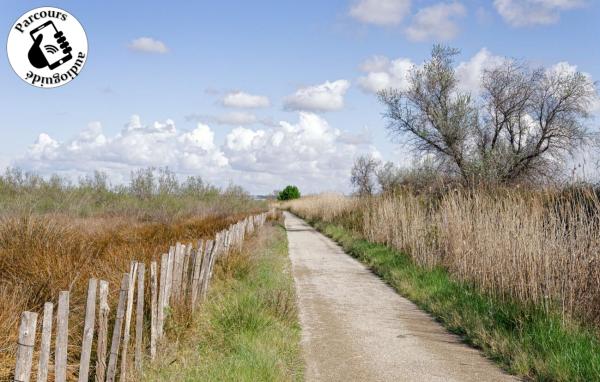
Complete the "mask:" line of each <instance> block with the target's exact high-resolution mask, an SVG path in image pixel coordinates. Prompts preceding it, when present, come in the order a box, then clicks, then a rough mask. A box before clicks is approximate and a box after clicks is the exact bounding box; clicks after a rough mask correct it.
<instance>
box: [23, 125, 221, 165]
mask: <svg viewBox="0 0 600 382" xmlns="http://www.w3.org/2000/svg"><path fill="white" fill-rule="evenodd" d="M227 164H228V162H227V158H225V156H224V155H223V153H222V152H221V151H220V149H219V148H218V147H217V145H216V144H215V143H214V134H213V132H212V131H211V129H210V128H209V127H208V126H206V125H202V124H198V126H197V127H196V128H195V129H193V130H191V131H187V132H181V131H178V130H177V129H176V127H175V123H174V122H173V121H172V120H166V121H164V122H158V121H157V122H154V123H152V124H149V125H144V124H142V122H141V120H140V117H139V116H137V115H133V116H132V117H131V119H130V121H129V122H128V123H127V124H125V126H124V127H123V129H122V130H121V131H120V132H119V133H118V134H116V135H115V136H113V137H107V136H106V135H105V134H104V132H103V128H102V125H101V124H100V123H99V122H92V123H90V124H89V125H88V126H87V128H85V129H83V130H82V131H81V132H80V133H79V134H78V135H77V136H76V137H74V138H72V139H70V140H68V141H65V142H59V141H57V140H55V139H54V138H52V137H50V135H48V134H46V133H42V134H40V135H39V137H38V138H37V140H36V141H35V142H34V144H32V145H31V146H30V147H29V149H28V150H27V151H26V153H25V154H24V155H23V156H22V157H20V158H18V159H17V160H16V161H15V165H17V166H20V167H24V168H28V169H36V170H45V169H46V170H48V171H62V170H66V169H69V170H70V171H72V172H79V173H89V172H91V171H93V170H95V169H104V170H106V171H109V172H113V171H115V170H118V169H132V168H135V167H145V166H157V167H158V166H169V167H172V168H175V169H179V170H181V171H196V170H204V169H205V168H211V169H218V168H221V167H224V166H227Z"/></svg>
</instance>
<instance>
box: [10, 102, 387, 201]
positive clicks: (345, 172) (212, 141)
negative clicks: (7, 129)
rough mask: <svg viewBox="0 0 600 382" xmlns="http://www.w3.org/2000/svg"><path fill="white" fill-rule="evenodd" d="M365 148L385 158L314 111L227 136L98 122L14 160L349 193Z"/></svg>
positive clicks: (122, 176) (364, 136) (124, 175)
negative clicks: (114, 128)
mask: <svg viewBox="0 0 600 382" xmlns="http://www.w3.org/2000/svg"><path fill="white" fill-rule="evenodd" d="M364 152H369V153H372V154H374V155H380V154H379V153H378V152H377V150H376V149H375V148H374V147H373V146H371V143H370V136H369V135H368V132H366V131H363V132H362V133H358V134H356V133H352V132H348V131H343V130H339V129H336V128H333V127H332V126H330V125H329V123H328V122H327V121H326V120H325V119H323V118H322V117H320V116H318V115H316V114H313V113H308V112H300V113H299V114H298V120H297V121H295V122H288V121H281V122H279V123H278V124H277V125H276V126H274V127H270V128H263V129H249V128H245V127H237V128H234V129H233V130H231V131H229V132H228V133H227V134H226V136H225V137H223V138H222V140H221V141H217V138H216V136H215V132H214V130H213V129H211V128H210V127H209V126H208V125H206V124H203V123H198V124H197V126H196V127H195V128H194V129H192V130H190V131H182V130H179V129H177V128H176V126H175V123H174V122H173V121H172V120H166V121H164V122H154V123H150V124H145V123H143V122H142V121H141V118H140V117H139V116H137V115H133V116H132V117H131V119H130V121H129V122H128V123H127V124H125V126H124V127H123V128H122V129H121V131H120V132H119V133H117V134H115V135H113V136H107V135H105V133H104V131H103V128H102V126H101V124H100V123H99V122H92V123H90V124H89V125H88V126H87V127H86V128H85V129H83V130H82V131H81V132H80V133H79V134H77V135H76V136H75V137H74V138H72V139H70V140H67V141H64V142H61V141H58V140H56V139H55V138H52V137H51V136H50V135H49V134H46V133H42V134H40V135H39V137H38V139H37V140H36V141H35V142H34V143H33V144H32V145H31V146H30V147H29V149H28V150H27V151H26V152H25V153H24V155H22V156H21V157H19V158H17V159H15V160H13V161H12V162H11V163H10V164H11V165H13V166H18V167H21V168H23V169H26V170H35V171H38V172H40V173H42V174H49V173H59V174H62V175H66V176H74V177H77V176H80V175H84V174H90V173H92V172H93V171H94V170H101V171H106V172H107V173H108V174H109V176H110V177H111V179H112V180H113V181H115V180H117V182H118V181H126V180H127V179H128V176H129V173H130V171H131V170H133V169H136V168H140V167H148V166H154V167H164V166H168V167H169V168H170V169H171V170H173V171H175V172H176V173H178V174H181V175H186V174H194V175H200V176H202V177H203V178H205V179H206V180H207V181H209V182H211V183H214V184H217V185H221V186H224V185H227V184H228V183H229V182H230V181H233V182H234V183H236V184H241V185H242V186H244V187H246V188H247V189H248V190H250V191H251V192H255V193H265V192H267V193H268V192H270V191H271V190H273V189H275V188H278V187H282V186H284V185H285V184H298V185H300V186H301V187H302V189H303V191H306V192H316V191H321V190H324V189H325V190H338V191H348V190H349V184H348V179H349V173H350V168H351V166H352V163H353V160H354V158H355V157H356V156H357V155H359V154H361V153H364Z"/></svg>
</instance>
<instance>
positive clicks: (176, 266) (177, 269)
mask: <svg viewBox="0 0 600 382" xmlns="http://www.w3.org/2000/svg"><path fill="white" fill-rule="evenodd" d="M183 251H184V246H183V245H181V243H177V244H176V245H175V254H174V255H173V292H172V296H173V298H174V300H177V299H178V298H179V293H180V288H181V268H182V267H183V264H182V261H181V260H182V257H181V254H182V252H183Z"/></svg>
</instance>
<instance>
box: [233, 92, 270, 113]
mask: <svg viewBox="0 0 600 382" xmlns="http://www.w3.org/2000/svg"><path fill="white" fill-rule="evenodd" d="M222 103H223V106H226V107H234V108H243V109H254V108H260V107H268V106H269V105H270V102H269V98H268V97H265V96H261V95H255V94H248V93H245V92H241V91H237V92H232V93H228V94H226V95H225V97H223V100H222Z"/></svg>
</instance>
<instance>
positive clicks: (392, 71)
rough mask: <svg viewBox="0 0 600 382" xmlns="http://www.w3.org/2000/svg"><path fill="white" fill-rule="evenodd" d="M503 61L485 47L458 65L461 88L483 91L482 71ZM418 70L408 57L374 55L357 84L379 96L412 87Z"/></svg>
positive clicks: (457, 73)
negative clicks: (382, 93)
mask: <svg viewBox="0 0 600 382" xmlns="http://www.w3.org/2000/svg"><path fill="white" fill-rule="evenodd" d="M503 60H505V58H503V57H500V56H496V55H494V54H492V53H491V52H490V51H489V50H488V49H486V48H482V49H481V50H480V51H479V52H477V53H476V54H475V55H474V56H473V57H471V58H470V59H469V60H467V61H462V62H459V63H458V64H457V66H456V77H457V79H458V85H459V88H461V90H463V91H468V92H471V93H478V92H479V91H480V90H481V76H482V75H483V72H484V71H485V70H486V69H491V68H493V67H495V66H497V65H499V64H500V63H502V62H503ZM418 67H420V66H419V65H417V64H415V63H414V62H413V61H411V60H410V59H408V58H397V59H394V60H391V59H389V58H387V57H384V56H375V57H372V58H370V59H368V60H366V61H365V62H364V63H363V64H362V65H361V67H360V69H361V71H362V72H364V73H365V75H364V76H362V77H359V78H358V80H357V83H358V85H359V86H360V87H361V89H363V90H364V91H365V92H367V93H376V92H378V91H379V90H383V89H388V88H394V89H399V90H406V89H408V86H409V81H408V78H409V75H410V72H411V71H412V70H413V69H414V68H418Z"/></svg>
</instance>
